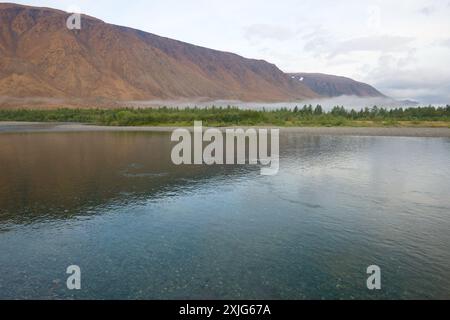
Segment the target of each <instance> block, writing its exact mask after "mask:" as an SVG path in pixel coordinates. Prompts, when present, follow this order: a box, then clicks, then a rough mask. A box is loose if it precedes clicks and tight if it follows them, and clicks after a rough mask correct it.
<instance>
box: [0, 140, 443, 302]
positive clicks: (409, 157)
mask: <svg viewBox="0 0 450 320" xmlns="http://www.w3.org/2000/svg"><path fill="white" fill-rule="evenodd" d="M171 146H172V145H171V143H170V136H169V134H168V133H125V132H122V133H100V132H98V133H20V134H18V133H16V134H10V133H3V134H0V169H1V175H0V271H1V273H0V298H80V299H82V298H88V299H90V298H100V299H103V298H114V299H131V298H137V299H184V298H194V299H204V298H212V299H214V298H219V299H220V298H231V299H241V298H244V299H254V298H256V299H311V298H321V299H322V298H323V299H335V298H344V299H352V298H356V299H358V298H370V299H372V298H373V299H377V298H404V299H411V298H440V299H443V298H450V250H448V246H449V245H450V233H449V232H448V230H450V199H449V196H448V195H449V191H450V180H449V176H450V140H449V139H424V138H382V137H379V138H378V137H332V136H330V137H327V136H322V137H318V136H317V137H316V136H304V135H299V134H295V133H285V134H283V135H282V136H281V163H280V173H279V174H278V175H277V176H274V177H266V176H260V175H259V168H255V167H248V166H182V167H176V166H174V165H172V164H171V161H170V152H171ZM72 264H76V265H79V266H80V267H81V268H82V287H83V289H82V290H81V291H79V292H70V291H68V290H67V289H66V288H65V280H66V274H65V271H66V268H67V266H69V265H72ZM373 264H376V265H379V266H380V267H381V268H382V272H383V290H381V291H379V292H371V291H368V290H367V288H366V286H365V285H366V278H367V275H366V273H365V271H366V269H367V267H368V266H369V265H373Z"/></svg>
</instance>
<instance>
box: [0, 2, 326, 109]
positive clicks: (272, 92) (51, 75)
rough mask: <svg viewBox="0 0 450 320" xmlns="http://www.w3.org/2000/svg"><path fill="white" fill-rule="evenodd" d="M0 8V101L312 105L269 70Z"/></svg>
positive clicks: (57, 14) (303, 92)
mask: <svg viewBox="0 0 450 320" xmlns="http://www.w3.org/2000/svg"><path fill="white" fill-rule="evenodd" d="M68 17H69V14H68V13H65V12H63V11H59V10H54V9H48V8H36V7H28V6H21V5H14V4H0V96H3V97H19V98H24V97H45V98H70V99H81V100H83V99H86V100H87V99H108V100H119V101H126V100H152V99H157V100H164V99H167V100H169V99H196V98H200V99H211V100H216V99H226V100H242V101H265V102H272V101H290V100H299V99H305V98H317V97H319V94H317V93H316V92H314V91H313V90H311V89H310V88H309V87H308V86H307V85H305V84H304V83H301V82H299V81H296V80H295V79H293V78H292V77H291V76H289V75H287V74H285V73H283V72H282V71H281V70H279V69H278V68H277V67H276V66H275V65H273V64H270V63H267V62H265V61H260V60H252V59H246V58H243V57H240V56H238V55H235V54H232V53H227V52H220V51H215V50H210V49H206V48H202V47H198V46H194V45H190V44H187V43H183V42H180V41H176V40H171V39H167V38H163V37H159V36H157V35H153V34H149V33H146V32H142V31H138V30H134V29H130V28H126V27H120V26H115V25H111V24H107V23H104V22H103V21H101V20H98V19H95V18H92V17H88V16H84V15H83V16H82V20H81V21H82V26H81V27H82V28H81V30H69V29H68V28H67V27H66V20H67V18H68Z"/></svg>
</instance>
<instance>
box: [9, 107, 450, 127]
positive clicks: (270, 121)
mask: <svg viewBox="0 0 450 320" xmlns="http://www.w3.org/2000/svg"><path fill="white" fill-rule="evenodd" d="M200 120H201V121H203V124H204V125H205V126H217V127H221V126H238V125H239V126H256V125H264V126H271V125H273V126H282V127H344V126H345V127H450V106H447V107H438V108H436V107H432V106H429V107H422V108H420V107H418V108H408V109H401V108H400V109H392V110H387V109H383V108H377V107H374V108H372V109H368V108H366V109H361V110H360V111H356V110H346V109H344V108H343V107H335V108H334V109H333V110H332V111H330V112H324V111H323V110H322V107H321V106H317V107H315V108H313V107H312V106H305V107H303V108H302V109H299V108H295V109H292V110H288V109H278V110H270V111H267V110H242V109H238V108H234V107H227V108H216V107H211V108H187V109H177V108H166V107H163V108H157V109H128V108H126V109H66V108H61V109H55V110H30V109H19V110H0V121H29V122H77V123H88V124H96V125H107V126H192V124H193V122H194V121H200Z"/></svg>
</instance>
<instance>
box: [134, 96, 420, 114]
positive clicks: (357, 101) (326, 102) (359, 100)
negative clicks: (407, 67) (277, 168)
mask: <svg viewBox="0 0 450 320" xmlns="http://www.w3.org/2000/svg"><path fill="white" fill-rule="evenodd" d="M309 104H311V105H313V106H316V105H318V104H320V105H321V106H322V107H323V109H324V110H325V111H330V110H331V109H333V107H335V106H344V107H345V108H347V109H355V110H359V109H363V108H371V107H373V106H378V107H384V108H387V109H390V108H399V107H403V108H407V107H414V106H418V105H419V103H413V102H404V101H397V100H394V99H391V98H382V97H372V98H363V97H357V96H340V97H335V98H324V99H312V100H303V101H297V102H292V101H290V102H267V103H265V102H243V101H238V100H215V101H201V100H198V101H183V100H172V101H160V100H152V101H132V102H127V103H126V105H127V106H130V107H144V108H145V107H161V106H166V107H178V108H188V107H189V108H192V107H199V108H206V107H211V106H216V107H227V106H233V107H238V108H242V109H254V110H263V109H265V110H274V109H280V108H288V109H294V108H295V107H300V108H301V107H303V106H304V105H309Z"/></svg>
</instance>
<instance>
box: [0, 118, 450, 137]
mask: <svg viewBox="0 0 450 320" xmlns="http://www.w3.org/2000/svg"><path fill="white" fill-rule="evenodd" d="M177 128H178V127H175V126H140V127H135V126H123V127H118V126H98V125H87V124H80V123H44V122H12V121H8V122H0V133H20V132H29V133H32V132H47V133H51V132H172V131H173V130H175V129H177ZM188 128H189V127H188ZM226 128H228V127H223V129H226ZM243 128H250V127H248V126H247V127H243ZM255 128H274V127H268V126H257V127H255ZM280 130H281V132H292V133H299V134H305V135H334V136H339V135H347V136H387V137H450V128H431V127H429V128H416V127H282V128H280Z"/></svg>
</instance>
